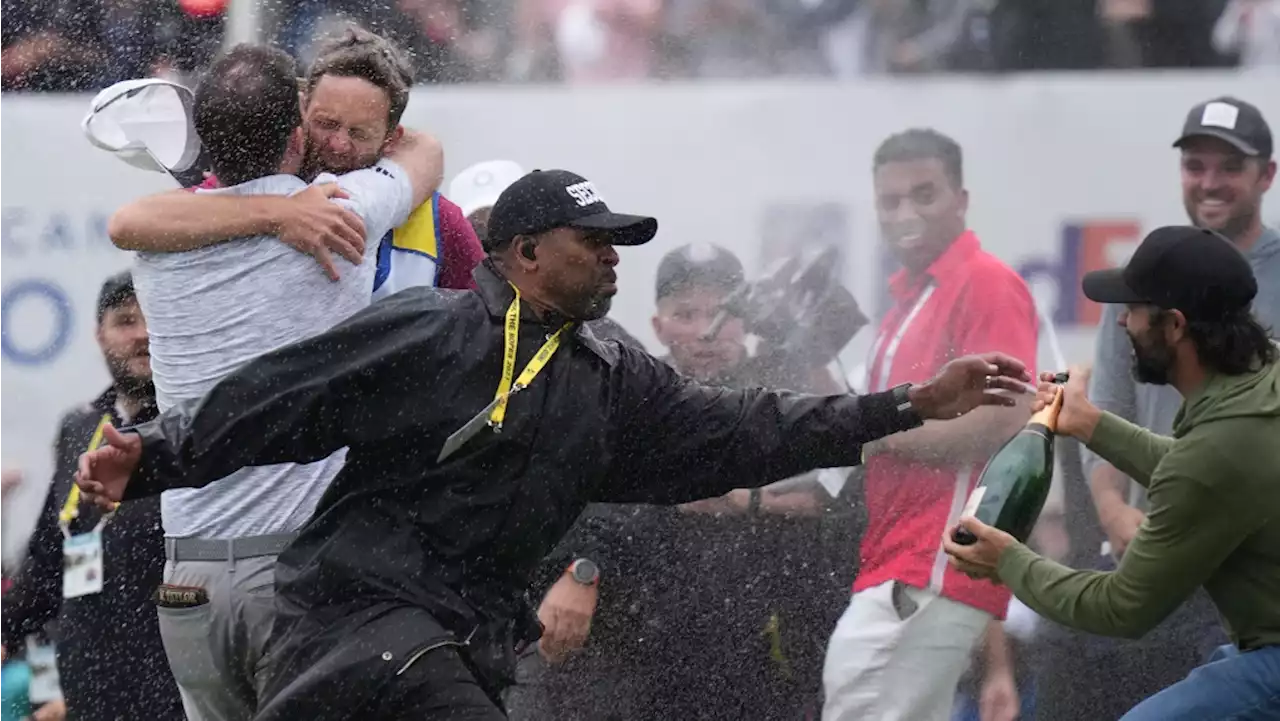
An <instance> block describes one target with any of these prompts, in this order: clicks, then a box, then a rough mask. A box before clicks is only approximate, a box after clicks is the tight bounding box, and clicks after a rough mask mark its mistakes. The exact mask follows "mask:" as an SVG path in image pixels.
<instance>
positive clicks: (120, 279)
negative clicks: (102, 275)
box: [98, 270, 137, 323]
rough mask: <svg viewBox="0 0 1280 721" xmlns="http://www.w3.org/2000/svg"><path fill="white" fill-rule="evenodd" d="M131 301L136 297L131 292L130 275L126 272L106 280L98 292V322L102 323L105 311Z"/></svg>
mask: <svg viewBox="0 0 1280 721" xmlns="http://www.w3.org/2000/svg"><path fill="white" fill-rule="evenodd" d="M133 300H137V295H136V294H135V293H134V290H133V274H132V273H130V272H129V271H127V270H126V271H125V272H123V273H117V274H116V275H113V276H111V277H110V278H107V279H106V281H105V282H103V284H102V290H100V291H98V322H99V323H101V322H102V316H104V315H106V313H107V311H109V310H111V309H112V308H118V307H120V306H122V305H124V304H125V303H128V302H130V301H133Z"/></svg>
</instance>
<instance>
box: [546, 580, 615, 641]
mask: <svg viewBox="0 0 1280 721" xmlns="http://www.w3.org/2000/svg"><path fill="white" fill-rule="evenodd" d="M599 593H600V592H599V589H598V587H596V586H586V585H583V584H581V583H578V582H577V581H575V580H573V577H572V576H570V575H569V574H568V573H565V574H564V575H562V576H561V577H560V580H558V581H556V582H555V584H554V585H552V586H551V588H550V589H549V590H548V591H547V595H546V597H544V598H543V599H542V605H541V606H539V607H538V620H539V621H541V622H542V638H541V639H539V641H538V650H539V651H540V652H541V653H542V656H543V658H545V659H547V660H548V661H550V662H551V663H560V662H562V661H564V660H565V659H566V658H568V657H569V654H571V653H572V652H574V651H577V650H579V649H581V648H582V645H583V644H585V643H586V642H587V634H588V633H589V632H590V631H591V618H592V617H593V616H595V613H596V602H597V601H598V600H599Z"/></svg>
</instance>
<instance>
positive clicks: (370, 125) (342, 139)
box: [301, 75, 391, 180]
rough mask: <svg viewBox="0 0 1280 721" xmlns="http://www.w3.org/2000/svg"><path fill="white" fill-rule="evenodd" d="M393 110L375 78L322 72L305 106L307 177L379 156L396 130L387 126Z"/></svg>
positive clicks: (304, 169)
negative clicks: (368, 78) (373, 79)
mask: <svg viewBox="0 0 1280 721" xmlns="http://www.w3.org/2000/svg"><path fill="white" fill-rule="evenodd" d="M390 112H391V99H390V98H389V97H388V96H387V93H386V91H385V90H383V89H381V88H379V87H378V86H376V85H374V84H373V83H371V82H369V81H367V80H364V79H362V78H351V77H343V76H338V75H325V76H323V77H321V78H320V81H319V82H318V83H316V86H315V88H313V89H312V91H311V94H310V96H308V98H307V104H306V107H305V108H304V110H303V122H304V124H305V125H306V128H307V156H306V159H305V160H304V162H303V167H302V173H301V175H302V177H303V178H305V179H307V180H310V179H312V178H314V177H315V176H316V175H319V174H320V173H324V172H327V173H337V174H341V173H348V172H351V171H353V170H360V169H361V168H367V167H369V166H371V165H373V164H374V163H376V162H378V159H379V158H381V157H382V154H383V152H384V151H385V150H386V143H387V139H388V137H389V132H390V130H391V128H388V127H387V123H388V115H389V114H390Z"/></svg>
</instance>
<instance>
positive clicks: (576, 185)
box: [484, 170, 658, 252]
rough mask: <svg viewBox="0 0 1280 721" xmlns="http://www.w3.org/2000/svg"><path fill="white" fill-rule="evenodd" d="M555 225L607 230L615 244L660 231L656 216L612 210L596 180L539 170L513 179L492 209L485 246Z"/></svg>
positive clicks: (489, 247)
mask: <svg viewBox="0 0 1280 721" xmlns="http://www.w3.org/2000/svg"><path fill="white" fill-rule="evenodd" d="M555 228H582V229H584V230H599V231H605V232H607V233H608V234H609V237H610V242H611V243H613V244H614V245H641V244H644V243H648V242H649V241H650V240H653V236H655V235H657V233H658V221H657V220H656V219H655V218H651V217H648V216H644V215H629V214H626V213H615V212H613V211H611V210H609V206H608V205H606V204H605V202H604V199H603V198H601V197H600V193H599V191H598V190H596V186H595V184H593V183H592V182H591V181H589V180H587V179H586V178H584V177H582V176H581V175H578V174H577V173H571V172H569V171H567V170H535V171H533V172H532V173H529V174H528V175H525V176H524V177H523V178H520V179H519V180H517V181H516V182H514V183H512V184H511V185H510V186H509V187H508V188H507V189H506V190H504V191H502V195H499V196H498V200H497V202H496V203H494V204H493V210H492V211H490V213H489V227H488V233H487V234H486V237H485V238H484V249H485V250H486V251H488V252H493V251H494V250H496V249H498V248H501V247H503V246H505V245H506V244H507V243H510V242H511V240H512V239H513V238H515V237H516V236H517V235H534V234H537V233H542V232H545V231H548V230H552V229H555Z"/></svg>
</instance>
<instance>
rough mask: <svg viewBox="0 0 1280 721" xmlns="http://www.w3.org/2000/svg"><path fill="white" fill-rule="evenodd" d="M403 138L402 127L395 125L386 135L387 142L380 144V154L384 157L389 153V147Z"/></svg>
mask: <svg viewBox="0 0 1280 721" xmlns="http://www.w3.org/2000/svg"><path fill="white" fill-rule="evenodd" d="M402 137H404V126H403V125H397V126H395V127H394V128H392V129H391V132H389V133H387V140H386V142H384V143H383V144H382V154H383V155H386V154H387V153H388V152H390V151H391V146H393V145H395V144H396V143H397V142H398V141H399V140H400V138H402Z"/></svg>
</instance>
